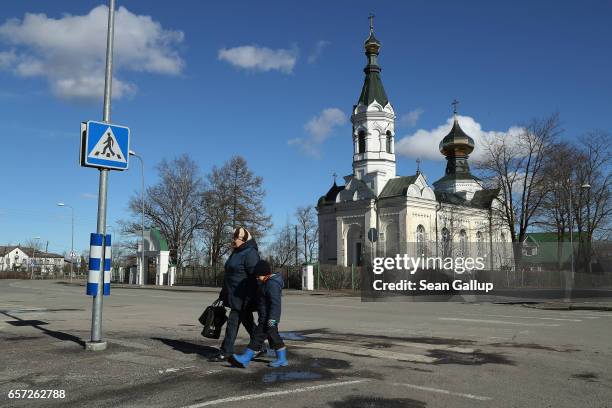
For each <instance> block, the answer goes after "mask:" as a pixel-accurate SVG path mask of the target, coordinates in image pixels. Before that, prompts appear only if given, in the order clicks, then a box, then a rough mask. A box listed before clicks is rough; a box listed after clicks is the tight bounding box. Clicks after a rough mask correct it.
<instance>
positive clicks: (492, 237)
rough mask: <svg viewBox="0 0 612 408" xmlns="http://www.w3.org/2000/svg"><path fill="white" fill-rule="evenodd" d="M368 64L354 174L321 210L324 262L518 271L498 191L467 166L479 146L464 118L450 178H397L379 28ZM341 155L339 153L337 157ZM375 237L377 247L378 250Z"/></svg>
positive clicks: (449, 139)
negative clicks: (466, 261) (461, 262)
mask: <svg viewBox="0 0 612 408" xmlns="http://www.w3.org/2000/svg"><path fill="white" fill-rule="evenodd" d="M364 47H365V54H366V56H367V65H366V66H365V68H364V72H365V80H364V84H363V87H362V90H361V94H360V96H359V99H358V101H357V104H356V105H354V106H353V111H352V115H351V122H352V124H353V131H352V135H351V136H352V137H351V140H352V145H353V155H352V157H353V160H352V161H353V172H352V174H349V175H347V176H344V185H337V184H336V181H335V180H334V184H333V185H332V186H331V188H330V189H329V191H328V192H327V193H326V194H325V195H324V196H322V197H321V198H320V199H319V201H318V204H317V212H318V221H319V245H320V247H319V259H320V262H321V263H324V264H337V265H344V266H348V265H357V266H359V265H362V264H364V263H365V262H364V258H367V257H371V256H387V257H394V256H396V254H409V255H411V256H422V255H425V256H440V257H449V256H451V257H457V256H463V257H466V256H472V257H485V258H487V259H488V262H486V267H487V268H491V269H493V268H500V267H502V266H506V265H511V264H512V262H511V259H512V251H511V247H510V245H508V243H510V242H511V236H510V231H509V229H508V227H507V225H505V224H504V223H503V222H502V220H501V219H500V218H499V217H497V216H496V214H497V213H498V212H497V211H492V209H495V206H499V205H500V204H499V202H498V201H497V200H496V198H497V197H498V194H499V190H498V189H485V188H483V186H482V183H481V182H480V180H479V179H478V177H476V176H474V175H473V174H472V173H471V171H470V167H469V164H468V157H469V154H470V153H471V152H472V151H473V150H474V140H473V139H472V138H471V137H470V136H469V135H467V134H466V133H465V132H464V131H463V129H461V126H459V122H458V119H457V115H456V113H457V111H456V106H455V112H454V113H455V120H454V123H453V125H452V128H451V129H449V132H448V134H447V135H446V136H445V137H444V138H443V139H442V140H441V141H440V145H439V148H440V153H441V154H442V155H444V156H445V158H446V161H447V163H446V171H445V175H444V177H442V178H441V179H439V180H437V181H435V182H434V183H432V184H430V183H429V182H428V180H427V177H426V176H425V174H423V173H422V172H421V171H420V169H419V168H418V167H417V171H416V174H413V175H408V176H400V175H397V174H396V157H395V118H396V116H395V111H394V109H393V106H392V105H391V103H390V101H389V98H388V97H387V94H386V92H385V89H384V87H383V84H382V81H381V78H380V71H381V68H380V66H379V65H378V60H377V59H378V54H379V50H380V47H381V44H380V42H379V41H378V40H377V39H376V38H375V37H374V32H373V28H372V27H371V28H370V35H369V37H368V38H367V40H366V41H365V44H364ZM336 154H337V152H336ZM370 238H373V239H374V240H375V241H377V243H376V244H375V245H374V244H372V242H371V241H372V240H371V239H370Z"/></svg>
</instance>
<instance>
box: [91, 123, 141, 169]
mask: <svg viewBox="0 0 612 408" xmlns="http://www.w3.org/2000/svg"><path fill="white" fill-rule="evenodd" d="M129 152H130V129H129V128H127V127H125V126H117V125H112V124H110V123H105V122H95V121H93V120H90V121H87V122H84V123H83V124H82V125H81V166H84V167H96V168H101V169H113V170H126V169H127V168H128V162H129V157H130V156H129Z"/></svg>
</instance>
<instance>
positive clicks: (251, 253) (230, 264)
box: [220, 239, 259, 310]
mask: <svg viewBox="0 0 612 408" xmlns="http://www.w3.org/2000/svg"><path fill="white" fill-rule="evenodd" d="M257 262H259V252H258V248H257V243H256V242H255V240H254V239H251V240H248V241H247V242H245V243H244V244H242V245H241V246H240V247H239V248H237V249H234V252H232V254H231V255H230V257H229V258H228V260H227V262H225V275H224V276H223V289H222V290H221V295H220V298H221V300H222V301H223V304H224V305H225V306H227V307H230V308H232V309H234V310H242V309H243V308H246V307H248V305H249V302H251V301H253V300H254V298H255V294H256V291H257V282H256V280H255V275H254V268H255V264H257Z"/></svg>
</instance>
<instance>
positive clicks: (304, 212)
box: [295, 205, 319, 262]
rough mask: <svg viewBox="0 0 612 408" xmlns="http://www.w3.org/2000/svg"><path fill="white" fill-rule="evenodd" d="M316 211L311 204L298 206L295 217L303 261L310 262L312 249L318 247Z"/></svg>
mask: <svg viewBox="0 0 612 408" xmlns="http://www.w3.org/2000/svg"><path fill="white" fill-rule="evenodd" d="M316 215H317V214H316V211H315V209H314V207H313V206H312V205H308V206H306V207H298V208H297V210H296V211H295V217H296V219H297V223H298V233H299V235H300V237H301V241H302V245H301V248H300V251H301V252H302V256H303V257H304V261H305V262H312V260H313V259H314V256H313V255H314V251H315V249H316V248H318V237H319V227H318V224H317V217H316Z"/></svg>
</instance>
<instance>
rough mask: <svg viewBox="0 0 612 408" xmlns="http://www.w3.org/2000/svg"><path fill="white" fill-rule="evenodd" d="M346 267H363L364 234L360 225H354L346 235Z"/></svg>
mask: <svg viewBox="0 0 612 408" xmlns="http://www.w3.org/2000/svg"><path fill="white" fill-rule="evenodd" d="M345 248H346V250H347V254H346V261H347V262H346V265H347V266H351V265H355V266H362V265H363V233H362V231H361V227H360V226H359V225H356V224H353V225H351V226H350V227H349V230H348V232H347V234H346V246H345Z"/></svg>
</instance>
